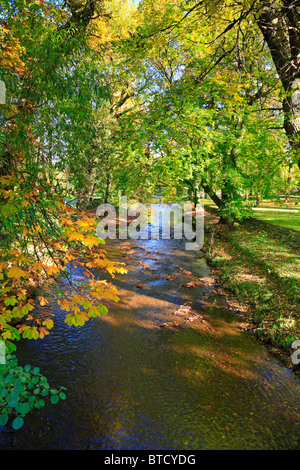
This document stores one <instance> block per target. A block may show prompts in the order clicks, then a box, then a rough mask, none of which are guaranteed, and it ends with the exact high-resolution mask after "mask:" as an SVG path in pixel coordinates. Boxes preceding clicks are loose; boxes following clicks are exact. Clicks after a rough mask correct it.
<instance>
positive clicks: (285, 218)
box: [200, 199, 300, 231]
mask: <svg viewBox="0 0 300 470" xmlns="http://www.w3.org/2000/svg"><path fill="white" fill-rule="evenodd" d="M200 202H201V204H203V205H204V206H207V207H208V208H209V207H217V206H216V205H215V204H214V202H213V201H211V200H210V199H201V201H200ZM262 209H272V210H262ZM274 209H278V210H276V211H275V210H274ZM280 209H281V210H280ZM283 209H285V210H287V209H288V210H298V211H299V212H285V211H283ZM253 217H254V218H256V219H258V220H263V221H265V222H268V223H270V224H274V225H279V226H280V227H284V228H288V229H293V230H298V231H300V205H299V204H297V200H296V199H295V201H289V202H287V203H283V204H282V205H280V206H279V205H278V204H275V203H274V202H271V201H263V203H262V204H261V206H260V207H259V210H253Z"/></svg>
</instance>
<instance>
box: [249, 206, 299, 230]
mask: <svg viewBox="0 0 300 470" xmlns="http://www.w3.org/2000/svg"><path fill="white" fill-rule="evenodd" d="M253 217H255V218H256V219H259V220H263V221H265V222H268V223H270V224H274V225H280V226H281V227H284V228H289V229H293V230H299V231H300V212H280V211H253Z"/></svg>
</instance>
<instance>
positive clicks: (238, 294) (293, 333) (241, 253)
mask: <svg viewBox="0 0 300 470" xmlns="http://www.w3.org/2000/svg"><path fill="white" fill-rule="evenodd" d="M206 214H207V217H206V244H205V248H204V251H205V255H206V258H207V260H208V261H209V263H210V265H211V268H212V273H213V275H215V276H216V277H217V279H218V284H217V291H218V293H219V294H221V296H223V298H224V304H225V308H230V309H231V310H235V311H236V312H237V313H238V314H239V315H240V316H242V318H243V319H244V320H245V323H244V325H243V327H244V328H245V329H247V330H250V331H252V332H253V333H255V335H256V336H258V337H259V338H260V339H261V340H262V341H263V342H264V343H265V344H266V346H267V347H268V348H269V349H271V350H272V352H274V353H275V354H276V355H279V356H280V357H281V358H282V359H283V360H284V361H285V362H286V364H287V365H288V366H289V367H292V368H295V367H294V364H293V363H292V361H291V354H292V353H293V349H292V348H291V345H292V343H293V341H295V340H299V339H300V322H299V319H300V302H299V298H300V240H299V234H298V233H296V232H294V231H293V230H288V229H284V228H282V227H276V226H274V225H271V224H268V223H265V222H262V221H258V220H255V219H248V220H247V221H245V222H244V223H243V224H239V225H234V226H233V227H231V228H230V229H229V230H228V228H226V227H224V226H222V225H216V224H217V222H218V215H217V213H216V212H215V211H214V210H213V211H211V210H210V209H208V211H207V212H206Z"/></svg>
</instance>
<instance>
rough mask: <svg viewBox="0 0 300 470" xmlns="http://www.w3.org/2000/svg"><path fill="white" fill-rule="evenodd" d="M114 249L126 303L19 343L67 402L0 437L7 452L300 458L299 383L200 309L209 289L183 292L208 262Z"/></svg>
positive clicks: (138, 247) (228, 322)
mask: <svg viewBox="0 0 300 470" xmlns="http://www.w3.org/2000/svg"><path fill="white" fill-rule="evenodd" d="M108 245H109V252H110V253H111V256H112V257H113V256H116V257H117V258H120V256H123V258H124V260H126V263H127V266H128V269H129V273H128V274H127V275H125V276H124V275H123V276H121V275H120V276H118V277H117V279H116V280H115V284H116V285H117V287H118V289H119V294H120V302H119V303H118V304H116V305H115V306H113V307H112V308H111V309H110V312H109V314H108V315H107V316H105V317H102V318H97V319H92V320H90V321H89V322H87V323H86V324H85V325H84V326H83V327H80V328H75V327H70V326H68V325H66V324H65V323H64V321H63V320H64V316H63V313H62V312H60V311H59V310H57V311H56V316H57V318H56V320H57V321H56V326H55V328H54V329H53V330H52V332H51V333H50V335H49V336H48V337H46V338H44V339H43V340H37V341H22V342H21V343H20V345H19V347H18V357H19V362H20V363H21V364H22V365H24V364H26V363H31V364H34V365H38V366H39V367H40V369H41V372H42V373H43V374H44V375H46V376H47V378H48V380H49V383H51V384H52V386H53V387H55V386H59V385H63V386H65V387H67V389H68V391H67V400H66V401H65V402H61V403H59V404H58V405H55V406H53V405H49V406H48V405H47V406H46V407H45V408H44V409H42V410H38V411H34V412H32V414H30V415H28V416H27V417H26V421H25V425H24V427H23V428H22V429H21V430H19V431H17V432H11V431H9V430H8V429H3V428H2V430H1V431H0V448H1V449H7V448H9V449H111V450H116V449H130V450H133V449H147V450H152V449H156V450H163V449H170V450H182V449H186V450H196V449H299V448H300V439H299V438H300V431H299V411H300V401H299V396H300V395H299V391H300V382H299V379H298V378H297V377H296V376H294V375H293V374H291V373H290V371H289V370H288V369H286V368H285V367H283V366H282V364H280V363H279V362H278V361H277V360H276V359H274V358H272V357H271V356H270V355H269V354H268V352H267V351H266V350H265V349H264V347H263V346H262V345H261V344H259V343H258V342H257V340H256V339H255V338H253V337H252V335H250V334H248V333H247V332H245V331H242V330H241V329H240V328H239V327H238V325H237V323H236V318H235V317H234V316H233V315H232V314H231V313H230V312H228V311H227V312H226V311H221V310H220V309H218V308H213V309H211V310H207V311H204V310H203V309H201V299H202V298H203V296H205V295H207V294H208V292H209V290H210V287H209V286H198V287H195V288H186V287H183V285H184V284H185V283H186V282H187V281H190V280H191V279H195V278H198V277H203V276H209V268H208V267H207V265H206V263H205V261H204V260H203V259H199V257H198V254H199V253H196V252H187V251H185V250H183V249H182V242H181V241H179V240H164V241H163V240H147V241H140V240H137V241H135V242H134V243H132V245H131V246H129V245H128V242H124V243H123V244H122V243H121V244H120V243H119V242H117V241H116V242H109V243H108ZM180 268H181V270H180ZM182 270H185V271H191V274H185V273H184V272H183V271H182ZM168 276H171V277H170V278H169V279H167V278H168ZM138 285H139V287H137V286H138Z"/></svg>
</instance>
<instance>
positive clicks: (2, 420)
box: [0, 414, 8, 426]
mask: <svg viewBox="0 0 300 470" xmlns="http://www.w3.org/2000/svg"><path fill="white" fill-rule="evenodd" d="M7 421H8V414H4V415H0V426H5V425H6V423H7Z"/></svg>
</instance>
